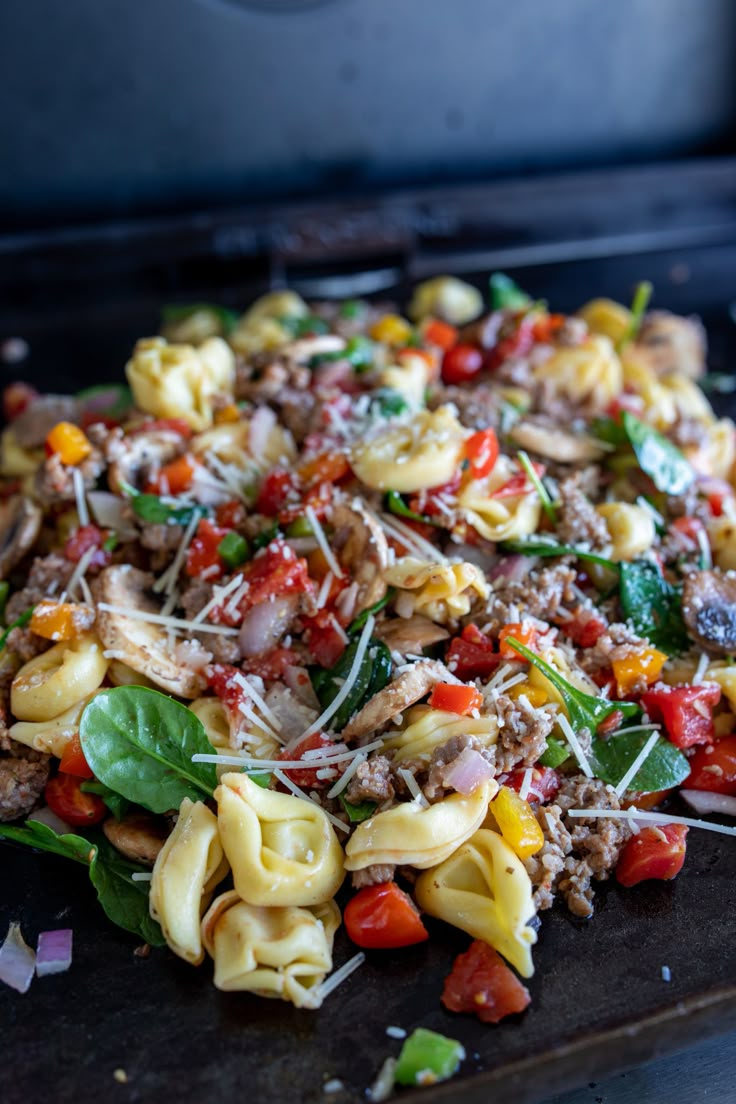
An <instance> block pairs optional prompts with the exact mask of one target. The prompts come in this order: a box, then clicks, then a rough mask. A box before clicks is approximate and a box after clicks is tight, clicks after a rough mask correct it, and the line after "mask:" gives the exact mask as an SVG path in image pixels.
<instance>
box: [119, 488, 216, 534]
mask: <svg viewBox="0 0 736 1104" xmlns="http://www.w3.org/2000/svg"><path fill="white" fill-rule="evenodd" d="M123 489H124V490H125V493H126V494H127V496H128V498H129V499H130V505H131V506H132V507H133V511H134V513H136V514H137V515H138V517H139V518H140V519H141V520H142V521H149V522H150V523H151V524H152V525H166V524H168V523H169V522H171V523H172V524H174V525H188V524H189V522H190V521H191V520H192V518H193V517H197V516H199V517H206V516H207V514H208V513H209V511H208V509H207V507H206V506H201V505H199V503H192V505H187V506H170V505H168V503H166V502H163V501H162V500H161V499H160V498H159V496H158V495H155V494H144V493H143V492H142V491H136V489H135V488H134V487H130V486H129V485H128V484H124V485H123Z"/></svg>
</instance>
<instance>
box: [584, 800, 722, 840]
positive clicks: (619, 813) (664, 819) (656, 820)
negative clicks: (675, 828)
mask: <svg viewBox="0 0 736 1104" xmlns="http://www.w3.org/2000/svg"><path fill="white" fill-rule="evenodd" d="M567 815H568V816H571V817H591V819H593V818H598V817H614V818H616V819H618V820H629V821H631V822H632V823H633V822H635V821H638V820H645V821H647V823H649V824H686V825H687V826H688V828H705V829H706V831H708V832H720V833H721V835H724V836H736V828H734V827H732V826H731V825H730V824H711V823H710V821H707V820H697V819H696V818H695V817H681V816H670V815H669V814H668V813H649V812H646V811H645V810H644V809H635V808H633V807H632V808H630V809H618V810H616V809H569V810H568V813H567Z"/></svg>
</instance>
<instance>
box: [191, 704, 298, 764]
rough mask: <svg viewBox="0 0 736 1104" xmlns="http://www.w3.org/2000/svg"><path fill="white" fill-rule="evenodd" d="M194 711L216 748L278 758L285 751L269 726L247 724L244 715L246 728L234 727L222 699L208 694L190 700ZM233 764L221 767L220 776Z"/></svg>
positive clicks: (267, 757) (260, 756)
mask: <svg viewBox="0 0 736 1104" xmlns="http://www.w3.org/2000/svg"><path fill="white" fill-rule="evenodd" d="M189 708H190V709H191V711H192V713H196V715H197V716H198V717H199V719H200V721H201V722H202V724H203V725H204V730H205V732H206V733H207V739H208V740H209V742H210V743H211V744H212V746H213V747H214V748H218V749H221V750H222V751H223V752H226V753H231V752H233V751H237V750H240V749H242V750H244V751H247V753H248V755H251V756H256V757H257V758H258V759H275V758H276V757H277V756H278V754H279V752H280V751H281V744H280V743H279V742H278V740H277V739H276V737H275V736H273V735H272V734H271V733H270V732H269V731H268V730H267V729H265V728H261V727H260V726H259V725H256V724H253V725H252V727H250V728H249V727H247V724H246V719H245V717H243V718H242V721H243V725H242V728H241V727H240V726H238V728H237V729H235V730H233V729H232V728H231V725H230V721H229V719H228V715H227V710H226V709H225V706H224V705H223V704H222V702H221V701H220V699H219V698H215V697H206V698H195V700H194V701H192V702H189ZM228 770H232V767H223V766H219V765H218V767H217V772H218V777H219V775H221V774H227V772H228Z"/></svg>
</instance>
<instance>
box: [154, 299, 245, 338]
mask: <svg viewBox="0 0 736 1104" xmlns="http://www.w3.org/2000/svg"><path fill="white" fill-rule="evenodd" d="M199 311H209V312H210V314H214V315H215V316H216V317H217V321H218V322H219V324H220V328H221V329H222V332H223V333H224V334H225V336H227V335H228V334H230V333H232V332H233V330H234V329H235V327H236V326H237V324H238V321H239V319H240V315H239V314H238V312H237V311H234V310H230V309H229V308H228V307H220V306H218V305H217V304H216V303H168V304H167V305H166V306H164V307H163V309H162V311H161V318H162V321H163V322H172V323H174V322H185V321H186V319H187V318H191V316H192V315H193V314H197V313H198V312H199Z"/></svg>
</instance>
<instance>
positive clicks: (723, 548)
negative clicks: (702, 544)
mask: <svg viewBox="0 0 736 1104" xmlns="http://www.w3.org/2000/svg"><path fill="white" fill-rule="evenodd" d="M708 537H709V538H710V544H711V549H712V551H713V560H714V561H715V564H716V567H720V569H721V571H736V518H730V517H727V516H726V515H725V514H724V515H723V516H722V517H714V518H711V520H710V521H709V522H708Z"/></svg>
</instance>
